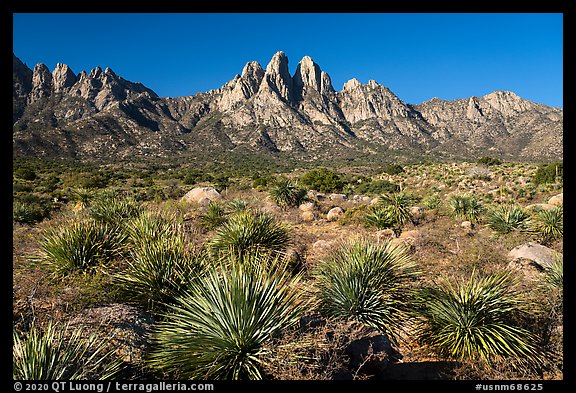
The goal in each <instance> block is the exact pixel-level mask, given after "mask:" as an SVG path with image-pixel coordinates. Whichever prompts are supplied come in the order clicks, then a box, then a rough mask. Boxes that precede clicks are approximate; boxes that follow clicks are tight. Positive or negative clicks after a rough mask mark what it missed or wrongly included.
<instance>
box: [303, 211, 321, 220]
mask: <svg viewBox="0 0 576 393" xmlns="http://www.w3.org/2000/svg"><path fill="white" fill-rule="evenodd" d="M300 217H302V220H304V221H314V220H315V219H316V218H317V217H318V216H317V215H316V213H314V212H313V211H304V212H302V214H301V215H300Z"/></svg>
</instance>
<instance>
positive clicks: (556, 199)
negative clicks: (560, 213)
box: [548, 192, 564, 206]
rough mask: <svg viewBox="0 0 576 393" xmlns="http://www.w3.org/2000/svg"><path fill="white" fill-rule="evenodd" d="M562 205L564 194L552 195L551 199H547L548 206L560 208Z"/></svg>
mask: <svg viewBox="0 0 576 393" xmlns="http://www.w3.org/2000/svg"><path fill="white" fill-rule="evenodd" d="M563 203H564V193H563V192H562V193H560V194H558V195H554V196H553V197H552V198H550V199H548V204H549V205H552V206H562V205H563Z"/></svg>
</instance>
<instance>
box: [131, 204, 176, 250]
mask: <svg viewBox="0 0 576 393" xmlns="http://www.w3.org/2000/svg"><path fill="white" fill-rule="evenodd" d="M176 222H177V219H176V216H175V215H165V214H159V213H153V212H150V211H144V212H142V213H141V214H139V215H138V216H136V217H134V218H132V219H131V220H130V221H128V222H127V223H126V225H125V226H124V230H125V232H126V235H127V242H128V244H129V245H130V247H131V248H133V249H139V248H141V247H143V246H145V245H146V244H148V243H151V242H155V241H158V240H162V239H166V238H171V237H173V236H177V235H178V234H179V231H178V229H177V226H176Z"/></svg>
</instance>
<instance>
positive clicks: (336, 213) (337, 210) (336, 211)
mask: <svg viewBox="0 0 576 393" xmlns="http://www.w3.org/2000/svg"><path fill="white" fill-rule="evenodd" d="M342 214H344V210H343V209H342V208H341V207H339V206H336V207H333V208H332V209H330V211H329V212H328V214H327V215H326V219H327V220H328V221H336V220H337V219H338V217H340V216H341V215H342Z"/></svg>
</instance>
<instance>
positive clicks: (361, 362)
mask: <svg viewBox="0 0 576 393" xmlns="http://www.w3.org/2000/svg"><path fill="white" fill-rule="evenodd" d="M344 353H345V354H346V355H348V358H349V368H350V369H351V370H353V371H355V372H356V373H358V374H365V375H373V376H378V375H380V374H382V373H383V371H384V370H385V369H386V367H387V366H388V364H389V363H390V362H391V361H396V360H399V359H402V355H401V354H400V353H399V352H398V351H397V350H396V349H395V348H394V347H393V346H392V343H391V342H390V340H389V339H388V337H386V336H385V335H383V334H378V335H371V336H368V337H363V338H361V339H358V340H354V341H352V342H351V343H350V344H348V345H347V346H346V348H345V349H344Z"/></svg>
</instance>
